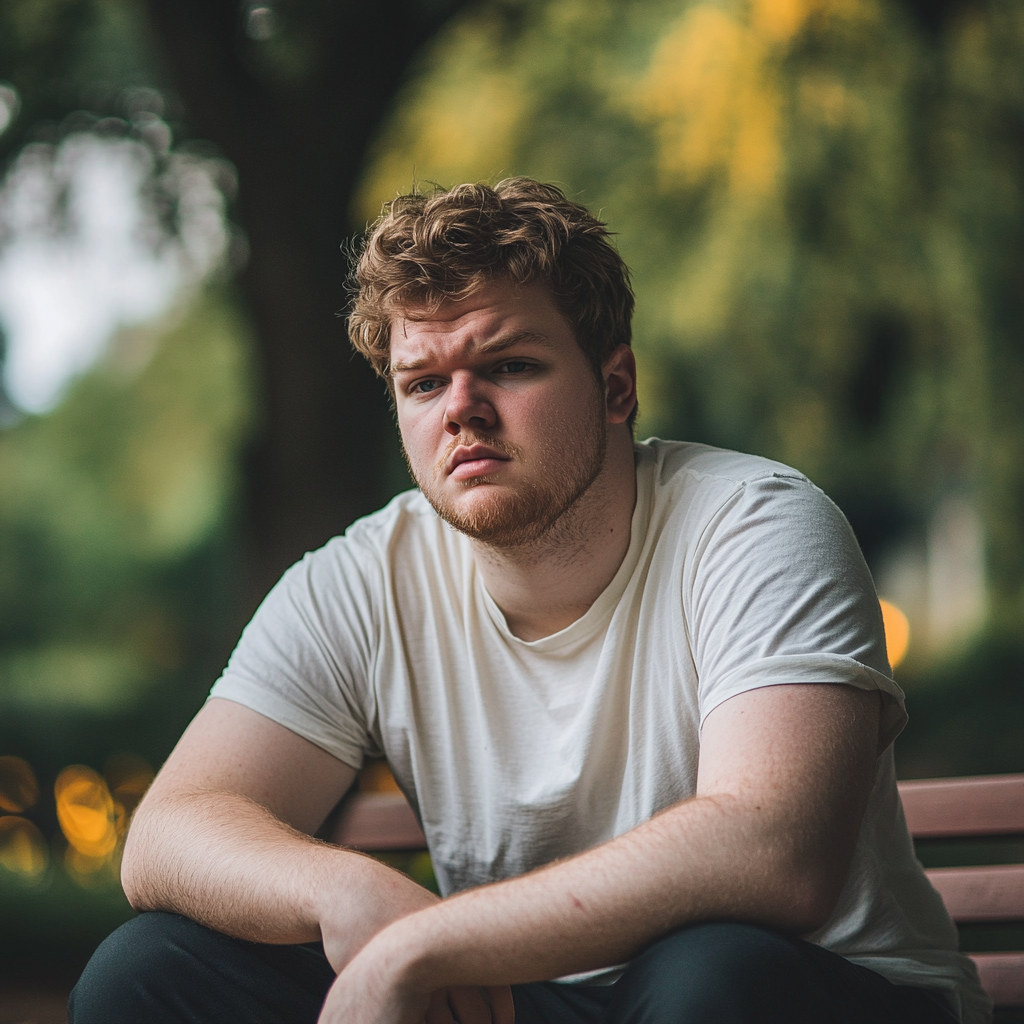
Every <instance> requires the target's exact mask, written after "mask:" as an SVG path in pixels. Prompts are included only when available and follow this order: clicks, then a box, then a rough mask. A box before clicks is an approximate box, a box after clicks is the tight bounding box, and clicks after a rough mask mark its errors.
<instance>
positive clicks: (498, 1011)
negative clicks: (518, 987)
mask: <svg viewBox="0 0 1024 1024" xmlns="http://www.w3.org/2000/svg"><path fill="white" fill-rule="evenodd" d="M485 992H486V994H487V1000H488V1002H489V1003H490V1004H491V1020H492V1021H493V1024H515V1021H516V1007H515V1003H513V1001H512V989H510V988H509V987H508V985H490V986H488V987H487V989H485Z"/></svg>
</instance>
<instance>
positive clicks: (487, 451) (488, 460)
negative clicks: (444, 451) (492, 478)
mask: <svg viewBox="0 0 1024 1024" xmlns="http://www.w3.org/2000/svg"><path fill="white" fill-rule="evenodd" d="M509 461H511V460H510V458H509V456H508V455H506V454H505V453H504V452H500V451H498V450H497V449H496V448H490V447H488V446H487V445H484V444H471V445H460V446H459V447H458V448H456V449H455V451H454V452H452V454H451V456H450V457H449V459H448V465H447V475H448V476H449V477H450V478H451V479H452V480H457V481H462V482H464V481H466V480H472V479H475V478H476V477H481V476H488V475H489V474H491V473H494V472H495V471H496V470H498V469H499V468H500V467H501V465H502V464H503V463H505V462H509Z"/></svg>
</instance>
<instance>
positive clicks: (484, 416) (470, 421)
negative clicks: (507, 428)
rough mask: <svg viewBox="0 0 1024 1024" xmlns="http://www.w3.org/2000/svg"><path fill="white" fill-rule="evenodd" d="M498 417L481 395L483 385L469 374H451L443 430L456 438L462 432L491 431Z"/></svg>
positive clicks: (492, 407)
mask: <svg viewBox="0 0 1024 1024" xmlns="http://www.w3.org/2000/svg"><path fill="white" fill-rule="evenodd" d="M497 421H498V415H497V413H496V411H495V409H494V406H493V405H491V403H490V401H489V400H488V399H487V398H486V396H485V395H484V394H483V383H482V382H481V381H479V380H477V379H476V378H475V377H474V376H473V375H472V374H469V373H456V374H453V376H452V379H451V383H450V384H449V388H448V401H447V402H446V403H445V407H444V429H445V430H446V431H447V432H448V433H449V434H451V435H452V437H457V436H458V435H459V434H461V433H462V431H463V430H467V429H468V430H477V431H486V430H492V429H493V428H494V425H495V424H496V423H497Z"/></svg>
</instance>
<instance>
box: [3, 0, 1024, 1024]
mask: <svg viewBox="0 0 1024 1024" xmlns="http://www.w3.org/2000/svg"><path fill="white" fill-rule="evenodd" d="M510 174H528V175H531V176H534V177H537V178H541V179H543V180H548V181H554V182H557V183H559V184H560V185H561V186H562V187H563V188H564V189H565V190H566V192H567V193H568V194H569V195H571V196H573V197H575V198H577V199H579V200H580V201H582V202H584V203H586V204H587V205H588V206H590V207H591V208H592V209H594V210H596V211H599V212H600V213H601V214H602V215H603V217H604V218H605V219H607V220H608V222H609V223H610V225H611V227H612V228H613V229H614V230H615V231H616V232H618V244H619V246H620V249H621V251H622V253H623V255H624V257H625V259H626V261H627V262H628V264H629V265H630V267H631V268H632V271H633V274H634V281H635V286H636V292H637V299H638V314H637V319H636V333H635V347H636V352H637V358H638V361H639V366H640V376H641V382H640V398H641V410H642V412H641V416H640V420H639V424H638V433H639V435H640V436H647V435H651V434H656V435H659V436H663V437H676V438H686V439H691V440H698V441H704V442H708V443H711V444H716V445H722V446H725V447H730V448H738V449H742V450H746V451H751V452H756V453H758V454H763V455H767V456H770V457H772V458H775V459H779V460H782V461H784V462H787V463H789V464H791V465H793V466H796V467H797V468H799V469H800V470H802V471H803V472H805V473H807V474H808V475H809V476H810V477H811V478H812V479H813V480H814V481H815V482H816V483H818V484H819V485H820V486H821V487H823V488H824V490H825V491H826V492H827V493H828V494H830V495H831V496H832V497H833V498H834V499H835V500H836V502H837V503H838V504H839V505H840V507H841V508H842V509H843V510H844V511H845V512H846V514H847V516H848V517H849V519H850V521H851V523H852V524H853V526H854V529H855V530H856V532H857V535H858V537H859V539H860V542H861V544H862V546H863V548H864V551H865V554H866V556H867V558H868V561H869V564H870V565H871V568H872V571H873V573H874V576H875V580H876V583H877V586H878V590H879V593H880V595H881V597H882V598H884V599H885V600H886V601H887V602H888V603H889V604H888V605H887V624H888V626H889V628H890V630H891V633H890V640H891V650H892V653H893V656H894V660H895V656H896V654H897V653H898V651H897V648H900V649H901V650H902V649H903V648H905V655H903V656H902V660H901V662H900V664H899V666H898V668H897V670H896V674H897V679H898V680H899V682H900V683H901V685H902V686H903V687H904V689H905V690H906V692H907V701H908V707H909V711H910V715H911V723H910V726H909V727H908V729H907V731H906V733H905V734H904V736H902V737H901V738H900V740H899V741H898V743H897V760H898V764H899V770H900V775H901V777H903V778H915V777H926V776H940V775H946V774H974V773H978V774H980V773H990V772H1004V771H1022V770H1024V728H1022V727H1024V287H1022V286H1024V5H1021V4H1020V2H1019V0H375V2H374V3H372V4H371V3H367V2H364V0H266V2H263V0H253V2H238V0H177V2H174V3H172V2H170V0H0V331H2V333H0V359H2V370H3V376H2V386H0V975H2V976H4V977H7V978H12V977H15V976H18V977H20V978H22V979H24V978H27V977H30V976H32V975H33V972H36V973H39V972H42V974H43V975H46V976H47V977H50V978H56V979H60V978H70V977H72V976H73V975H74V972H75V971H76V970H77V969H78V968H79V967H80V965H81V964H82V963H83V962H84V959H85V958H86V957H87V956H88V954H89V952H90V951H91V949H92V948H93V946H94V945H95V943H96V942H97V941H98V940H99V939H100V938H102V936H103V935H104V934H106V932H107V931H109V930H110V928H112V927H113V926H114V925H115V924H116V923H118V922H119V921H121V920H123V919H124V918H125V917H126V916H127V915H128V914H129V913H130V911H129V908H128V907H127V904H126V903H125V901H124V898H123V895H122V894H121V892H120V888H119V886H118V883H117V861H118V853H119V849H120V843H121V839H122V837H123V833H124V828H125V822H126V820H127V816H128V815H129V814H130V812H131V809H132V807H133V806H134V805H135V803H136V802H137V801H138V799H139V796H140V795H141V793H142V792H143V791H144V789H145V786H146V785H147V784H148V781H149V779H150V778H151V776H152V772H153V771H154V770H155V769H156V768H157V767H158V766H159V764H160V763H161V761H162V759H163V758H164V757H165V756H166V754H167V753H168V751H169V750H170V748H171V746H172V745H173V743H174V741H175V739H176V737H177V736H178V735H179V734H180V732H181V730H182V729H183V728H184V726H185V724H186V723H187V722H188V720H189V719H190V717H191V716H192V715H193V714H194V713H195V711H196V710H197V709H198V708H199V706H200V705H201V703H202V701H203V699H204V696H205V694H206V692H207V690H208V689H209V687H210V685H211V684H212V682H213V681H214V679H215V678H216V676H217V675H218V673H219V671H220V668H221V667H222V665H223V663H224V661H225V659H226V656H227V654H228V653H229V652H230V650H231V647H232V645H233V643H234V641H235V639H236V638H237V635H238V632H239V630H240V628H241V626H242V625H243V624H244V622H245V621H246V618H247V616H248V615H249V614H250V613H251V611H252V609H253V608H254V606H255V604H256V603H257V602H258V600H259V599H260V597H261V596H262V594H263V593H264V592H265V591H266V590H267V589H268V587H269V586H270V585H271V584H272V583H273V582H274V580H275V579H276V578H277V576H278V575H279V574H280V572H281V571H282V570H283V569H284V568H286V567H287V565H289V564H290V563H291V562H292V561H293V560H294V559H296V558H298V557H299V556H301V554H302V553H303V552H304V551H305V550H307V549H309V548H312V547H315V546H318V545H319V544H321V543H322V542H323V541H325V540H326V539H327V538H328V537H329V536H331V535H333V534H334V533H337V532H339V531H341V530H343V529H344V527H345V526H346V525H347V524H348V523H349V522H351V521H352V519H354V518H355V517H357V516H359V515H362V514H364V513H367V512H369V511H372V510H373V509H374V508H376V507H378V506H379V505H380V504H381V503H382V502H384V501H385V500H386V499H387V498H388V497H390V496H391V495H392V494H394V493H396V491H398V490H400V489H402V488H404V487H406V486H408V485H409V484H408V478H407V476H406V473H405V470H404V467H403V464H402V461H401V457H400V454H399V449H398V443H397V439H396V435H395V430H394V426H393V424H392V420H391V415H390V412H389V408H388V404H387V401H386V396H385V394H384V392H383V389H382V386H381V385H380V384H379V383H378V382H377V381H376V380H374V378H373V377H372V375H371V373H370V372H369V370H368V369H367V368H366V367H364V366H363V365H362V363H361V362H360V361H356V360H355V359H354V358H352V357H351V356H350V354H349V349H348V346H347V342H346V338H345V332H344V321H343V319H342V318H340V317H339V316H338V313H339V311H341V310H342V309H343V308H344V306H345V303H346V293H345V288H344V277H345V273H346V269H347V263H346V258H345V255H344V252H343V251H342V248H341V246H342V243H345V242H346V240H347V239H351V238H353V237H354V236H355V235H356V234H357V233H358V232H359V231H361V230H362V229H363V228H364V227H365V225H366V223H367V222H368V221H370V220H372V219H373V218H374V217H375V216H376V215H377V214H378V213H379V211H380V206H381V203H382V201H384V200H386V199H388V198H391V197H393V196H394V195H395V194H396V193H398V192H406V191H409V190H410V189H411V188H412V187H413V185H414V184H424V183H429V182H437V183H440V184H442V185H451V184H453V183H455V182H458V181H462V180H489V181H492V182H493V181H496V180H498V179H500V178H501V177H503V176H507V175H510ZM60 983H61V984H62V983H63V982H60ZM54 984H58V982H54ZM58 987H59V985H58ZM26 1012H27V1011H26ZM40 1012H41V1011H40ZM40 1019H41V1018H40Z"/></svg>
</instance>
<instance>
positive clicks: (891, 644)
mask: <svg viewBox="0 0 1024 1024" xmlns="http://www.w3.org/2000/svg"><path fill="white" fill-rule="evenodd" d="M878 604H879V606H880V607H881V609H882V626H883V628H884V629H885V647H886V652H887V653H888V655H889V665H890V667H892V668H895V667H896V666H897V665H898V664H899V663H900V662H901V661H902V660H903V659H904V658H905V657H906V656H907V648H908V647H909V646H910V621H909V620H908V619H907V617H906V615H905V614H904V613H903V612H902V611H901V610H900V609H899V608H897V607H896V605H894V604H893V603H892V602H891V601H886V600H884V599H880V600H879V602H878Z"/></svg>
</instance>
